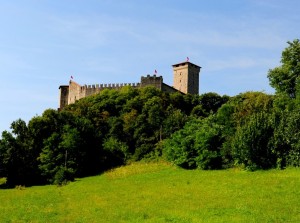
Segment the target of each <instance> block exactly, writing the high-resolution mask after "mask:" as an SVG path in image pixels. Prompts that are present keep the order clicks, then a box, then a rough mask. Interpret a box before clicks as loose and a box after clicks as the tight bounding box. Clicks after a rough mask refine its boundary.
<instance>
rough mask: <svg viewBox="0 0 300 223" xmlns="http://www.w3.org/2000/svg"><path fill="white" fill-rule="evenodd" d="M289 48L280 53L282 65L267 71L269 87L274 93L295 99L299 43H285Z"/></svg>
mask: <svg viewBox="0 0 300 223" xmlns="http://www.w3.org/2000/svg"><path fill="white" fill-rule="evenodd" d="M287 43H288V44H289V46H288V47H287V48H286V49H285V50H284V51H283V52H282V56H281V63H282V65H281V66H279V67H276V68H274V69H271V70H269V73H268V78H269V81H270V85H271V86H272V87H274V88H275V90H276V93H284V94H287V95H288V96H289V97H290V98H296V95H297V89H299V81H300V79H299V78H300V41H299V39H296V40H294V41H293V42H287Z"/></svg>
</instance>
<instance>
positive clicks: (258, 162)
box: [232, 112, 276, 170]
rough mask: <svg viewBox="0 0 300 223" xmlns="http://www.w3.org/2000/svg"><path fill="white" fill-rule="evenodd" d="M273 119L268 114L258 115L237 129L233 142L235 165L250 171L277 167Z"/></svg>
mask: <svg viewBox="0 0 300 223" xmlns="http://www.w3.org/2000/svg"><path fill="white" fill-rule="evenodd" d="M271 117H272V116H271V115H270V114H268V113H264V112H260V113H256V114H254V115H251V116H250V117H248V118H247V119H246V120H245V123H244V125H242V126H241V127H239V128H238V129H237V131H236V133H235V136H234V138H233V142H232V149H233V158H234V159H235V164H237V165H242V166H245V167H246V168H247V169H250V170H254V169H260V168H262V169H267V168H271V167H273V166H275V165H276V156H275V154H274V152H273V149H272V146H271V145H272V140H273V132H274V128H273V125H272V120H271Z"/></svg>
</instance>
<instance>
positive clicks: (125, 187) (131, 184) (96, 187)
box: [0, 163, 300, 222]
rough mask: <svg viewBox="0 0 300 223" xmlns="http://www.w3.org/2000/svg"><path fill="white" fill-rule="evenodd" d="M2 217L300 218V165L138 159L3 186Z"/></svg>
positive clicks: (40, 219) (81, 219)
mask: <svg viewBox="0 0 300 223" xmlns="http://www.w3.org/2000/svg"><path fill="white" fill-rule="evenodd" d="M0 202H1V203H0V222H300V169H287V170H283V171H280V170H269V171H256V172H246V171H241V170H235V169H230V170H221V171H200V170H192V171H188V170H183V169H180V168H176V167H174V166H171V165H169V164H165V163H156V164H145V163H135V164H132V165H130V166H126V167H121V168H118V169H115V170H113V171H110V172H107V173H105V174H102V175H100V176H96V177H88V178H84V179H78V180H77V181H75V182H73V183H70V184H68V185H67V186H63V187H57V186H37V187H30V188H22V187H19V188H15V189H1V190H0Z"/></svg>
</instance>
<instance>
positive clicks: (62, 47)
mask: <svg viewBox="0 0 300 223" xmlns="http://www.w3.org/2000/svg"><path fill="white" fill-rule="evenodd" d="M299 9H300V1H298V0H209V1H207V0H186V1H179V0H151V1H149V0H85V1H83V0H26V1H24V0H12V1H5V0H0V28H1V35H0V95H1V97H0V104H1V109H0V132H2V131H4V130H9V127H10V124H11V123H12V122H13V121H14V120H16V119H18V118H21V119H23V120H25V121H26V122H27V121H29V120H30V119H31V118H32V117H34V116H35V115H41V114H42V112H43V111H44V110H45V109H47V108H53V109H56V108H57V107H58V87H59V85H64V84H67V83H68V81H69V79H70V76H71V75H72V76H73V77H74V80H75V81H76V82H78V83H79V84H101V83H104V84H105V83H127V82H128V83H134V82H139V81H140V77H141V76H142V75H147V74H153V73H154V70H155V69H156V70H157V71H158V74H159V75H162V76H163V77H164V82H165V83H167V84H169V85H172V82H173V77H172V67H171V65H172V64H175V63H178V62H182V61H185V59H186V57H189V58H190V61H191V62H193V63H195V64H198V65H200V66H201V67H202V70H201V75H200V93H206V92H216V93H218V94H220V95H223V94H227V95H230V96H234V95H237V94H239V93H241V92H245V91H265V92H266V93H274V90H273V89H272V88H271V87H270V86H269V82H268V79H267V73H268V70H269V69H270V68H274V67H276V66H279V65H280V57H281V52H282V50H283V49H284V48H285V47H287V44H286V42H287V41H291V40H293V39H296V38H299V30H300V13H299Z"/></svg>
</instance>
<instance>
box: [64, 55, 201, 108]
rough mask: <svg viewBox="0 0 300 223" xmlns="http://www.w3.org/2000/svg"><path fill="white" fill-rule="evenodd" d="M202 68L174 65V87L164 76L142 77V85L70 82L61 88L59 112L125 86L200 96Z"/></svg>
mask: <svg viewBox="0 0 300 223" xmlns="http://www.w3.org/2000/svg"><path fill="white" fill-rule="evenodd" d="M200 69H201V67H200V66H198V65H196V64H193V63H191V62H189V61H186V62H182V63H178V64H174V65H173V77H174V79H173V86H169V85H167V84H165V83H164V82H163V77H162V76H156V75H152V76H151V75H147V76H145V77H144V76H142V77H141V81H140V83H122V84H96V85H83V86H82V85H79V84H78V83H76V82H75V81H73V80H70V82H69V85H61V86H59V110H61V109H63V108H64V107H65V106H67V105H69V104H73V103H75V102H76V101H77V100H79V99H81V98H85V97H87V96H90V95H94V94H97V93H99V92H101V91H102V90H104V89H121V88H122V87H124V86H131V87H133V88H142V87H146V86H154V87H156V88H158V89H160V90H161V91H164V92H169V93H172V92H182V93H184V94H199V74H200Z"/></svg>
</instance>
